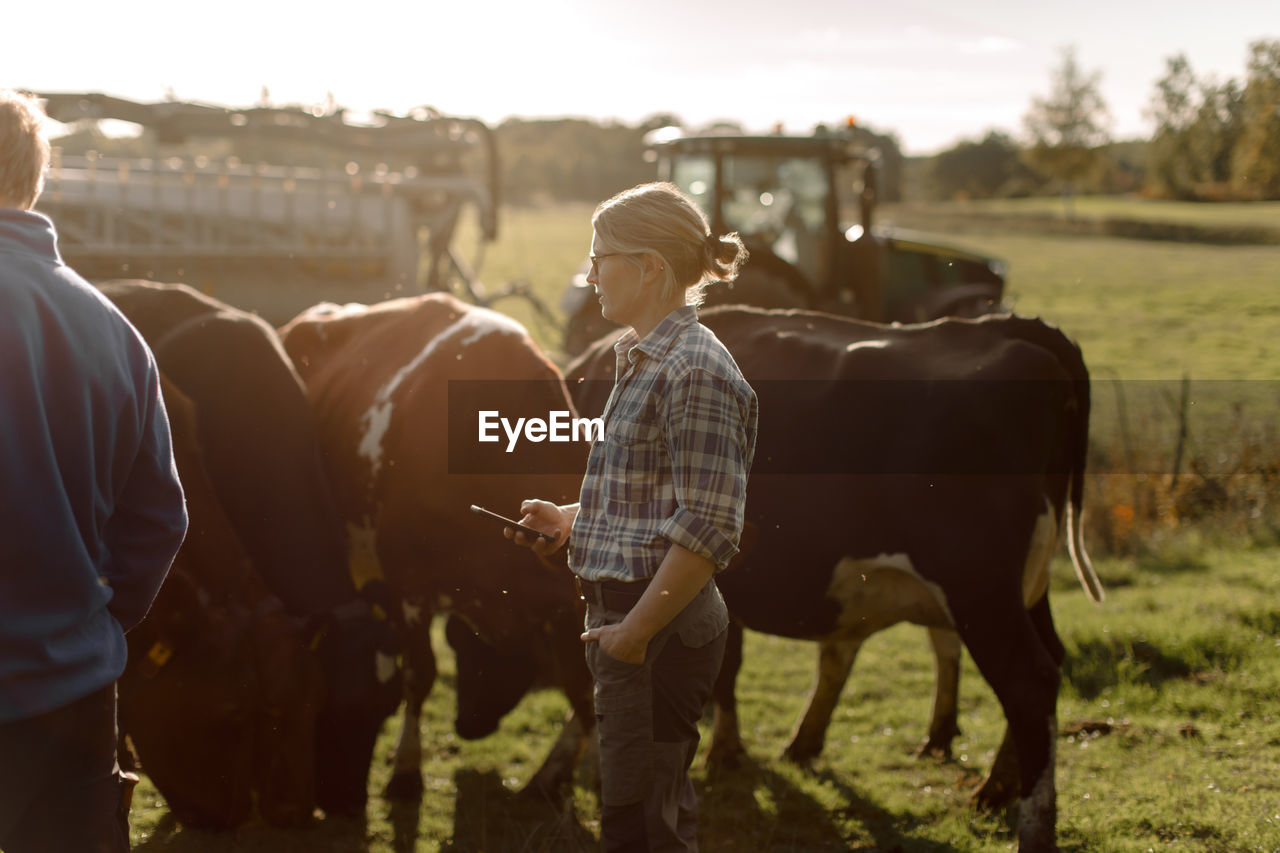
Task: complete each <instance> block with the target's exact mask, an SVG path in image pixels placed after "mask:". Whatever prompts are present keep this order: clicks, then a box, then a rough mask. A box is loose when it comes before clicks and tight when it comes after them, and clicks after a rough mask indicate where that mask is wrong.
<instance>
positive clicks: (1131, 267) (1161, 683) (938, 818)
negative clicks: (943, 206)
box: [133, 199, 1280, 853]
mask: <svg viewBox="0 0 1280 853" xmlns="http://www.w3.org/2000/svg"><path fill="white" fill-rule="evenodd" d="M1055 203H1058V202H1056V200H1049V201H1047V202H1037V204H1043V205H1052V204H1055ZM1027 204H1028V205H1030V204H1031V202H1028V203H1027ZM1151 204H1152V203H1148V202H1126V201H1122V200H1087V199H1081V200H1080V201H1079V207H1078V210H1079V211H1080V212H1081V213H1082V214H1083V213H1084V212H1085V211H1086V210H1090V211H1095V212H1096V213H1097V215H1111V216H1124V217H1137V216H1147V215H1149V216H1151V217H1153V218H1155V217H1163V216H1168V217H1172V218H1174V219H1177V220H1183V219H1188V218H1190V219H1194V218H1195V217H1219V216H1221V217H1228V218H1232V217H1243V218H1244V219H1248V220H1250V221H1252V220H1255V219H1259V218H1260V219H1263V220H1266V221H1267V222H1269V223H1270V224H1271V225H1273V226H1278V227H1280V207H1277V206H1274V205H1273V206H1257V207H1254V206H1247V207H1245V206H1221V207H1216V208H1211V207H1210V206H1208V205H1180V206H1165V205H1156V206H1151ZM1236 208H1238V209H1236ZM589 217H590V207H588V206H573V207H556V208H547V209H523V210H511V211H507V212H506V215H505V216H504V219H503V223H502V228H503V235H502V237H501V239H500V240H499V242H498V243H497V244H496V245H494V246H491V247H490V248H489V250H488V252H487V263H486V266H485V270H486V272H485V280H486V281H487V282H489V283H491V286H497V285H498V284H500V283H503V282H507V281H511V280H516V279H521V280H524V281H526V282H528V284H529V286H530V288H531V289H532V290H533V291H534V292H535V293H537V294H538V295H539V296H540V298H542V299H543V300H544V302H546V303H547V304H549V305H551V306H552V307H553V308H554V307H555V306H557V305H558V304H559V299H560V297H561V294H562V291H563V289H564V286H565V284H566V282H567V280H568V278H569V277H570V276H571V275H572V273H573V272H574V270H575V268H576V267H577V264H578V263H579V262H580V260H581V259H582V258H583V257H584V256H585V254H586V251H587V248H588V244H589V241H590V236H591V231H590V224H589ZM932 221H933V222H935V223H936V222H938V221H939V220H937V219H934V220H932ZM1233 221H1234V220H1233ZM904 224H907V223H906V221H905V220H904ZM934 236H936V237H937V238H938V239H941V240H944V241H947V242H951V243H956V244H960V245H964V246H966V247H969V248H973V249H977V250H979V251H983V252H986V253H989V254H993V255H996V256H999V257H1001V258H1003V259H1004V260H1005V261H1006V262H1007V263H1008V265H1009V295H1010V297H1011V301H1012V302H1013V304H1014V307H1015V308H1016V309H1017V310H1018V311H1019V312H1020V313H1027V314H1038V315H1041V316H1043V317H1045V318H1046V319H1048V320H1050V321H1052V322H1054V323H1057V324H1059V325H1060V326H1061V327H1062V328H1063V329H1064V331H1066V332H1067V333H1068V334H1069V335H1071V336H1072V337H1074V338H1076V339H1077V340H1078V341H1079V342H1080V344H1081V346H1082V348H1083V350H1084V353H1085V357H1086V360H1087V362H1088V364H1089V367H1090V370H1091V373H1092V375H1093V376H1094V378H1095V380H1105V379H1116V380H1121V381H1120V382H1119V383H1118V384H1117V385H1115V386H1108V385H1106V384H1105V383H1098V384H1097V385H1095V395H1094V396H1095V418H1094V424H1093V431H1092V434H1093V436H1094V440H1095V442H1096V443H1097V444H1098V445H1099V446H1098V448H1097V452H1098V453H1103V454H1110V455H1111V457H1112V458H1114V457H1115V456H1116V455H1117V454H1120V453H1122V452H1125V451H1124V445H1126V444H1128V445H1131V446H1132V447H1131V448H1130V452H1133V453H1136V454H1147V455H1146V456H1144V457H1143V458H1144V459H1145V460H1146V461H1144V462H1143V463H1142V465H1143V466H1146V467H1145V468H1144V470H1146V471H1147V472H1146V473H1145V474H1143V475H1142V476H1139V475H1138V474H1136V473H1132V472H1131V473H1129V474H1126V475H1122V476H1118V477H1099V476H1094V477H1092V478H1091V483H1090V488H1091V492H1090V495H1089V499H1090V506H1089V511H1090V512H1091V513H1092V514H1093V516H1094V523H1093V524H1092V526H1091V527H1090V535H1091V536H1092V537H1093V538H1094V542H1095V544H1097V545H1100V546H1105V547H1100V548H1099V549H1098V550H1099V551H1100V552H1102V553H1104V554H1109V555H1110V556H1105V557H1104V558H1102V559H1100V560H1099V561H1098V570H1099V574H1100V575H1101V577H1102V579H1103V582H1104V584H1105V585H1106V586H1107V588H1108V590H1109V598H1108V600H1107V601H1106V602H1105V603H1104V604H1103V605H1101V606H1095V605H1093V604H1091V603H1090V602H1089V601H1088V600H1087V598H1086V597H1085V596H1084V594H1083V593H1082V592H1081V591H1080V589H1079V586H1078V585H1077V583H1076V582H1075V579H1074V573H1073V572H1072V571H1071V569H1070V567H1069V566H1068V565H1067V564H1066V563H1065V562H1063V561H1061V560H1060V561H1059V563H1058V564H1056V565H1055V578H1054V583H1053V587H1052V592H1053V612H1054V618H1055V621H1056V623H1057V625H1058V629H1059V632H1060V634H1061V635H1062V638H1063V640H1064V643H1065V644H1066V646H1067V655H1068V661H1067V666H1066V668H1065V672H1064V678H1063V687H1062V694H1061V698H1060V701H1059V708H1058V719H1059V728H1060V737H1059V739H1058V742H1057V755H1058V776H1057V779H1058V813H1059V824H1058V827H1059V843H1060V845H1061V847H1062V849H1063V850H1066V851H1078V853H1085V851H1089V852H1090V853H1092V851H1119V853H1129V851H1133V853H1141V851H1160V850H1179V851H1211V853H1235V852H1236V851H1259V852H1260V853H1277V851H1280V772H1278V771H1280V699H1278V698H1277V697H1280V570H1278V569H1277V564H1278V563H1280V546H1278V545H1277V543H1278V542H1280V520H1277V505H1278V504H1280V498H1277V496H1276V488H1275V482H1276V480H1277V478H1280V461H1278V459H1277V457H1280V453H1277V447H1280V396H1278V395H1277V392H1276V389H1277V388H1280V383H1277V380H1280V288H1278V287H1277V282H1280V246H1265V245H1255V246H1210V245H1202V244H1194V243H1170V242H1147V241H1138V240H1126V239H1119V238H1115V237H1098V236H1073V235H1064V234H1030V233H1017V234H1008V233H996V232H990V233H984V232H975V231H972V230H968V231H965V232H964V233H959V232H958V231H957V232H949V231H940V232H936V233H935V235H934ZM497 307H498V308H500V309H502V310H505V311H508V312H509V313H511V314H512V315H513V316H516V317H517V318H518V319H521V320H522V321H525V322H526V323H527V325H529V326H530V329H531V331H533V333H534V334H535V336H537V337H538V338H539V340H540V342H541V343H542V344H543V345H544V346H546V347H547V348H548V349H550V350H556V349H558V348H559V339H558V337H557V335H556V332H555V330H554V329H551V328H549V327H546V328H544V327H540V326H539V325H538V324H537V323H535V322H533V319H534V315H533V312H532V311H531V310H530V309H528V308H527V306H525V305H522V304H521V302H520V300H519V299H518V298H511V299H509V300H502V301H500V302H498V303H497ZM1184 376H1189V377H1190V380H1191V385H1190V388H1191V389H1192V400H1191V404H1190V406H1189V411H1190V414H1189V415H1188V421H1187V424H1188V427H1189V438H1188V440H1187V453H1186V457H1185V459H1184V460H1183V462H1182V465H1183V467H1182V471H1183V472H1188V471H1189V469H1190V463H1191V461H1193V460H1196V459H1198V460H1199V464H1201V465H1218V466H1221V467H1222V468H1223V469H1224V470H1225V472H1226V473H1225V475H1224V476H1223V477H1221V478H1219V480H1221V482H1225V483H1226V488H1227V490H1228V492H1229V493H1230V495H1232V496H1233V497H1231V498H1230V500H1225V501H1219V502H1217V503H1213V505H1212V506H1210V507H1209V508H1208V509H1207V510H1205V511H1204V512H1203V513H1197V512H1194V511H1193V510H1195V509H1196V507H1197V506H1198V505H1197V504H1196V503H1195V501H1194V500H1192V498H1195V497H1196V494H1198V493H1194V494H1193V493H1191V490H1192V487H1195V488H1200V489H1205V488H1207V486H1206V484H1207V483H1211V482H1218V480H1212V479H1211V478H1207V477H1204V476H1201V475H1200V474H1196V475H1194V476H1192V475H1190V474H1189V473H1188V474H1187V475H1186V476H1184V478H1183V479H1182V481H1181V482H1182V484H1183V485H1182V486H1181V491H1179V488H1178V487H1177V486H1176V485H1171V484H1170V482H1169V481H1170V477H1169V473H1170V472H1169V470H1168V468H1169V466H1170V465H1171V462H1170V460H1171V459H1172V457H1173V455H1174V452H1175V445H1176V443H1177V433H1178V427H1179V417H1178V414H1177V408H1178V407H1177V403H1178V399H1177V398H1178V394H1179V393H1180V392H1179V389H1180V380H1181V379H1182V378H1183V377H1184ZM1144 380H1147V381H1144ZM1117 389H1119V390H1117ZM1144 389H1145V390H1144ZM1140 391H1141V392H1142V393H1140ZM1147 469H1149V470H1147ZM1268 472H1270V473H1268ZM1232 478H1237V479H1232ZM1249 488H1253V489H1254V490H1255V491H1253V492H1248V495H1246V496H1243V497H1242V496H1241V495H1244V494H1245V492H1246V491H1247V490H1248V489H1249ZM1189 495H1190V496H1189ZM1237 498H1238V499H1237ZM1186 501H1190V503H1189V504H1188V503H1186ZM1233 501H1234V502H1233ZM1211 503H1212V502H1211ZM1188 506H1190V509H1188ZM1254 513H1256V517H1254V515H1253V514H1254ZM1126 524H1127V525H1128V526H1129V528H1135V527H1140V528H1141V529H1139V530H1129V532H1130V533H1132V534H1133V535H1132V536H1131V537H1130V538H1129V539H1125V538H1124V534H1125V530H1120V529H1118V528H1121V527H1123V526H1124V525H1126ZM1142 525H1145V526H1142ZM1126 529H1128V528H1126ZM1139 534H1140V535H1139ZM1126 543H1127V544H1126ZM437 645H438V651H439V654H440V659H441V679H440V681H439V682H438V684H437V688H436V690H435V691H434V693H433V695H432V697H431V699H430V701H429V705H428V708H427V710H426V712H425V713H424V716H423V720H424V723H423V725H424V738H423V742H424V746H425V749H426V751H427V758H426V760H425V762H424V765H423V771H424V774H425V775H426V793H425V794H424V796H423V799H422V802H421V803H420V804H414V805H408V806H406V805H399V804H391V803H389V802H387V801H386V800H384V799H383V798H382V797H381V796H380V792H381V789H382V786H383V784H385V781H386V778H387V775H388V768H387V766H386V764H385V756H386V755H387V753H388V751H389V750H390V747H391V735H392V732H391V729H390V727H388V729H387V731H386V732H384V736H383V738H382V739H381V740H380V742H379V755H378V758H377V760H376V761H375V765H374V769H373V775H372V778H371V782H370V786H371V787H370V790H371V792H372V796H371V800H370V805H369V810H368V814H367V815H366V819H365V820H364V821H346V820H337V819H326V820H322V821H319V822H317V823H316V824H315V825H314V826H313V827H311V828H309V829H306V830H300V831H296V832H292V833H285V832H281V831H278V830H274V829H272V828H270V827H267V826H265V825H261V824H251V825H249V826H246V827H244V828H242V829H241V830H240V831H238V832H236V833H234V834H228V835H210V834H206V833H201V832H197V831H191V830H187V829H185V828H182V827H181V826H179V825H177V824H175V823H174V822H173V821H172V819H171V818H169V817H168V816H167V814H166V811H165V809H164V806H163V802H162V800H161V799H160V798H159V796H158V795H157V794H156V792H155V790H154V789H153V788H151V787H150V786H149V785H148V784H147V783H146V782H145V780H144V783H143V786H142V787H140V788H139V791H138V796H137V798H136V799H135V807H134V816H133V827H134V844H135V849H137V850H142V851H182V853H207V851H220V850H228V849H235V850H245V851H262V853H265V851H281V852H282V853H301V852H302V851H329V850H331V851H346V850H352V851H370V853H375V851H376V852H377V853H381V851H408V850H414V851H436V850H449V851H507V850H512V851H519V850H529V851H560V850H566V851H574V850H587V849H594V845H595V839H596V838H598V834H599V826H598V808H597V803H596V798H595V794H594V792H593V789H592V787H591V779H592V774H591V771H590V767H589V766H586V765H584V767H583V768H582V769H581V773H580V780H579V783H578V787H577V788H576V789H575V791H574V798H573V803H572V806H571V808H568V809H565V810H559V811H557V810H552V809H551V808H549V807H548V806H546V805H545V804H542V803H537V802H529V801H527V800H525V799H524V798H521V797H519V796H517V795H516V794H515V793H514V792H515V791H516V790H517V789H518V788H519V787H520V786H521V785H522V784H523V782H524V781H525V780H527V779H528V778H529V776H530V775H531V773H532V772H533V770H534V769H535V768H536V767H537V765H538V764H539V762H540V761H541V759H542V757H543V755H544V752H545V750H546V749H547V748H548V747H549V746H550V741H551V739H552V737H553V736H554V733H555V731H556V727H557V726H558V723H559V721H560V720H561V719H562V717H563V716H564V714H565V712H566V704H565V702H564V700H563V699H562V698H561V697H558V696H556V695H554V694H550V693H541V694H537V695H534V696H531V697H529V698H527V699H526V700H525V701H524V702H523V703H522V704H521V705H520V707H519V708H518V709H517V710H516V711H515V712H514V713H512V714H511V715H510V716H509V717H508V718H507V719H506V720H505V721H504V723H503V726H502V728H501V730H500V732H499V733H498V734H497V735H495V736H493V737H490V738H488V739H485V740H483V741H480V742H474V743H472V742H464V741H461V740H459V739H458V738H457V737H456V735H454V734H453V733H452V730H451V724H452V719H453V715H454V710H453V692H452V682H453V670H452V666H453V663H452V658H451V656H450V654H449V652H448V649H447V646H445V645H444V644H443V642H439V643H438V644H437ZM815 663H816V650H815V649H814V647H813V646H812V645H810V644H805V643H801V642H794V641H788V640H782V639H779V638H776V637H768V636H762V635H758V634H748V636H747V647H746V666H745V669H744V673H743V675H742V678H741V680H740V682H739V701H740V703H741V715H742V721H743V727H744V728H743V735H744V738H745V739H746V741H747V748H748V751H749V755H750V759H749V761H748V762H747V763H746V764H745V765H744V766H743V767H741V768H740V769H739V770H738V771H736V772H734V773H729V774H721V775H717V776H709V775H708V774H707V772H706V770H705V768H704V767H703V765H702V762H701V761H699V762H697V763H696V765H695V768H696V774H697V775H696V783H697V785H698V789H699V794H700V797H701V802H702V822H701V835H700V839H701V842H702V847H703V849H704V850H708V851H755V850H762V851H821V850H862V851H890V850H895V851H903V853H943V851H1000V850H1009V849H1012V847H1013V843H1014V841H1013V837H1012V835H1011V833H1010V831H1009V828H1008V827H1009V818H1010V815H1008V814H1001V815H983V814H978V813H975V812H973V811H972V810H970V809H969V808H968V807H967V806H966V803H965V800H966V797H967V792H968V789H969V788H971V787H972V786H973V785H975V784H976V783H977V781H978V780H979V778H980V776H981V774H982V773H983V772H984V771H985V770H986V768H987V767H988V766H989V764H990V761H991V759H992V757H993V754H994V750H995V748H996V746H997V745H998V742H999V739H1000V735H1001V731H1002V729H1003V717H1002V714H1001V712H1000V709H999V706H998V705H997V703H996V702H995V700H994V696H993V695H992V693H991V691H990V689H989V688H988V687H987V686H986V684H985V682H983V680H982V679H981V677H980V676H979V675H978V674H977V672H976V670H975V669H974V668H973V666H972V663H971V662H970V661H969V660H968V658H967V657H966V660H965V670H964V674H963V677H962V687H961V716H960V726H961V729H962V731H963V735H962V736H961V737H960V738H959V739H958V740H957V742H956V750H955V754H956V757H955V760H954V761H951V762H938V761H920V760H916V759H914V758H912V757H911V752H912V750H913V749H914V748H915V746H916V745H917V743H918V742H919V740H920V739H921V738H922V737H923V736H924V732H925V725H926V722H927V719H928V714H929V703H930V696H931V691H932V682H933V666H932V661H931V657H930V654H929V651H928V644H927V641H926V637H925V634H924V632H923V631H922V630H920V629H919V628H915V627H912V626H905V625H902V626H898V627H896V628H893V629H891V630H889V631H886V632H883V633H881V634H879V635H877V636H876V637H875V638H873V639H872V640H871V641H869V642H868V643H867V644H866V646H865V647H864V650H863V652H862V654H861V656H860V657H859V660H858V664H857V667H856V668H855V671H854V676H853V678H852V679H851V682H850V686H849V687H848V688H846V694H845V699H844V702H843V703H842V705H841V706H840V707H839V708H838V709H837V713H836V716H835V719H834V720H833V723H832V727H831V730H830V732H829V734H828V740H827V748H826V750H825V752H824V754H823V756H822V757H821V758H820V759H819V761H818V762H817V763H816V764H815V765H814V766H813V767H812V768H811V769H807V770H806V769H800V768H796V767H793V766H791V765H788V764H786V763H784V762H782V761H780V760H779V759H778V758H777V756H778V754H779V752H780V751H781V749H782V748H783V746H785V744H786V743H787V740H788V737H789V733H790V729H791V727H792V726H793V725H794V723H795V722H796V720H797V719H798V717H799V714H800V712H801V710H802V708H803V705H804V701H805V694H806V692H807V690H808V687H809V685H810V682H811V680H812V677H813V672H814V668H815ZM704 745H705V744H704Z"/></svg>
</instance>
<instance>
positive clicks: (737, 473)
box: [658, 368, 756, 571]
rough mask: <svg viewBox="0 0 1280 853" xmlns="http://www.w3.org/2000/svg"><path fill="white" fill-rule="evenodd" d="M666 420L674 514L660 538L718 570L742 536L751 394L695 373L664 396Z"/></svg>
mask: <svg viewBox="0 0 1280 853" xmlns="http://www.w3.org/2000/svg"><path fill="white" fill-rule="evenodd" d="M666 421H667V423H666V432H667V436H668V450H669V452H670V454H671V471H672V482H673V486H674V489H675V499H676V504H677V508H676V510H675V511H674V512H673V513H672V514H671V516H669V517H668V518H666V519H665V520H663V521H662V523H661V524H660V525H659V527H658V533H659V535H660V536H662V537H664V538H665V539H667V540H668V541H669V542H671V543H672V544H675V545H680V546H681V547H683V548H686V549H688V550H689V551H692V552H693V553H695V554H698V555H700V556H702V557H704V558H706V559H707V560H709V561H711V562H712V563H714V564H715V567H716V571H721V570H723V569H724V568H725V567H726V566H728V564H729V561H730V560H731V559H733V556H734V554H736V553H737V552H738V541H739V538H740V536H741V534H742V525H743V520H744V516H745V512H746V498H747V476H748V474H749V472H750V469H751V461H752V456H753V454H754V452H755V431H756V399H755V393H754V392H753V391H752V390H751V387H750V386H749V385H747V384H746V382H745V381H741V380H740V381H737V382H734V381H731V380H728V379H725V378H723V377H720V376H717V375H715V374H713V373H710V372H708V371H706V370H703V369H699V368H694V369H692V370H690V371H689V372H688V373H687V374H686V375H685V376H684V377H682V378H681V379H680V380H679V381H676V382H674V383H673V384H672V387H671V388H670V389H669V396H668V409H667V413H666Z"/></svg>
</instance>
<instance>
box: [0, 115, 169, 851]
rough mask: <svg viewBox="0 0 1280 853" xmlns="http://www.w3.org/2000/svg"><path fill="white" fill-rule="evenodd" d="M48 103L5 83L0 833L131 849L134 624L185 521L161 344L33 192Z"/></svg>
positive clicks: (4, 837) (14, 845)
mask: <svg viewBox="0 0 1280 853" xmlns="http://www.w3.org/2000/svg"><path fill="white" fill-rule="evenodd" d="M43 122H44V116H43V112H42V111H41V110H40V107H39V105H38V104H37V102H36V101H35V100H34V99H32V98H29V97H27V96H24V95H20V94H18V93H15V92H12V91H6V90H0V849H2V850H5V851H7V853H26V851H40V853H47V851H76V853H83V851H112V853H114V851H119V850H128V849H129V826H128V800H129V797H128V795H129V792H130V789H131V780H129V779H127V778H126V777H125V776H124V775H123V774H122V773H121V772H120V769H119V767H118V765H117V764H116V741H117V734H116V717H115V714H116V698H115V682H116V679H117V678H118V677H119V676H120V674H121V673H122V672H123V671H124V668H125V658H126V645H125V636H124V635H125V632H126V631H128V630H129V629H131V628H132V627H134V626H135V625H137V624H138V623H139V622H140V621H141V620H142V618H143V617H144V616H145V615H146V613H147V610H148V608H149V607H150V606H151V602H152V600H153V599H154V598H155V595H156V593H157V591H158V590H159V589H160V584H161V582H162V581H163V580H164V578H165V575H166V573H167V572H168V570H169V567H170V565H171V564H172V562H173V558H174V556H175V554H176V553H177V551H178V548H179V546H180V545H181V544H182V540H183V537H184V536H185V535H186V529H187V514H186V505H185V503H184V500H183V493H182V487H181V484H180V483H179V481H178V474H177V469H176V468H175V466H174V460H173V449H172V446H171V441H170V434H169V421H168V416H167V414H166V412H165V407H164V402H163V400H162V399H161V396H160V375H159V372H158V370H157V368H156V362H155V358H154V357H153V356H152V354H151V351H150V350H149V349H148V348H147V345H146V344H145V343H144V342H143V340H142V337H141V336H140V335H139V334H138V332H137V331H136V330H135V329H134V328H133V327H132V326H131V325H130V324H129V322H128V321H127V320H126V319H125V318H124V316H123V315H122V314H121V313H120V312H119V311H118V310H117V309H116V308H115V307H114V306H113V305H112V304H111V303H110V302H108V301H107V299H106V298H105V297H103V296H102V295H101V294H100V293H99V292H98V291H97V290H96V289H94V288H93V287H92V286H91V285H89V284H88V283H87V282H86V281H85V280H84V279H82V278H81V277H80V276H78V275H77V274H76V273H75V272H74V271H72V270H71V269H70V268H69V267H67V265H66V264H64V263H63V262H62V258H61V256H60V255H59V252H58V248H57V235H56V232H55V230H54V227H53V223H52V222H51V221H50V220H49V219H48V218H46V217H44V216H42V215H41V214H39V213H35V212H34V211H33V210H32V208H33V207H34V206H35V202H36V199H37V198H38V197H39V195H40V190H41V188H42V186H43V180H44V172H45V169H46V167H47V164H48V160H49V144H48V142H47V140H46V139H45V137H44V129H43Z"/></svg>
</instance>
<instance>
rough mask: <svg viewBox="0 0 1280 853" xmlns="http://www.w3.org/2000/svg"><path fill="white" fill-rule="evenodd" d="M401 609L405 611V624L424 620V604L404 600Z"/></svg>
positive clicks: (415, 623) (414, 623)
mask: <svg viewBox="0 0 1280 853" xmlns="http://www.w3.org/2000/svg"><path fill="white" fill-rule="evenodd" d="M400 609H401V611H403V613H404V624H406V625H417V624H418V623H420V622H421V621H422V605H421V604H415V603H414V602H412V601H402V602H401V603H400Z"/></svg>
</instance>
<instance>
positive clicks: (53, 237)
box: [0, 207, 62, 263]
mask: <svg viewBox="0 0 1280 853" xmlns="http://www.w3.org/2000/svg"><path fill="white" fill-rule="evenodd" d="M0 240H3V241H5V242H9V243H11V244H13V245H16V246H19V247H21V248H23V249H26V250H28V251H31V252H33V253H35V254H38V255H41V256H43V257H47V258H53V259H54V260H55V261H56V262H58V263H62V256H61V255H60V254H59V253H58V235H57V232H56V231H54V228H53V222H52V221H51V220H50V219H49V217H47V216H45V215H44V214H43V213H36V212H35V211H34V210H18V209H16V208H6V207H0Z"/></svg>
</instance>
